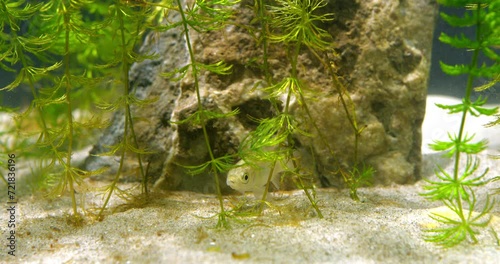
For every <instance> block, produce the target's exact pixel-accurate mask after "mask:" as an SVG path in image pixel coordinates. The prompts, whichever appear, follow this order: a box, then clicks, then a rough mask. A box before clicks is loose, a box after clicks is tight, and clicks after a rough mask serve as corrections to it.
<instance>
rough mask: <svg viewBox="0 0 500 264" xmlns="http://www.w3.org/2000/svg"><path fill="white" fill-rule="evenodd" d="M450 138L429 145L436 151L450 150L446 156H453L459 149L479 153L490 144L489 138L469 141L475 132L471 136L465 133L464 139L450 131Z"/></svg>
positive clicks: (469, 152) (463, 151)
mask: <svg viewBox="0 0 500 264" xmlns="http://www.w3.org/2000/svg"><path fill="white" fill-rule="evenodd" d="M448 138H449V139H450V141H440V140H435V141H434V143H432V144H429V146H430V147H431V148H432V150H435V151H448V152H447V153H446V154H444V156H445V157H452V156H453V155H454V154H455V153H456V152H457V151H458V152H460V153H466V154H477V153H479V152H481V151H483V150H485V149H486V146H487V144H488V141H487V140H481V141H479V142H477V143H469V142H470V141H471V140H472V139H473V138H474V134H472V136H470V137H468V136H467V134H465V135H464V137H463V138H462V139H459V138H458V137H457V136H456V135H454V136H452V135H451V134H450V133H448Z"/></svg>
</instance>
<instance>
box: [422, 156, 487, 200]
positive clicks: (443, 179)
mask: <svg viewBox="0 0 500 264" xmlns="http://www.w3.org/2000/svg"><path fill="white" fill-rule="evenodd" d="M472 160H473V158H472V157H471V156H470V155H467V161H466V166H465V170H464V172H462V174H461V175H460V177H455V176H454V175H450V174H449V173H448V172H446V171H445V170H444V169H443V168H442V167H441V166H438V170H437V171H436V172H435V173H436V176H437V177H438V179H439V181H432V180H429V179H426V180H425V181H426V182H427V183H428V184H427V185H426V186H424V190H426V191H427V192H425V193H422V195H423V196H426V197H427V198H428V199H430V200H432V201H437V200H454V199H464V200H465V199H469V193H468V190H470V189H471V187H477V186H483V185H485V184H487V183H488V182H489V181H487V180H486V181H485V180H484V176H485V175H486V174H487V173H488V169H486V170H485V171H484V172H483V173H482V174H481V175H479V176H477V177H474V178H471V176H472V175H473V174H474V173H475V172H476V170H477V169H478V168H479V159H477V158H476V159H474V162H473V161H472Z"/></svg>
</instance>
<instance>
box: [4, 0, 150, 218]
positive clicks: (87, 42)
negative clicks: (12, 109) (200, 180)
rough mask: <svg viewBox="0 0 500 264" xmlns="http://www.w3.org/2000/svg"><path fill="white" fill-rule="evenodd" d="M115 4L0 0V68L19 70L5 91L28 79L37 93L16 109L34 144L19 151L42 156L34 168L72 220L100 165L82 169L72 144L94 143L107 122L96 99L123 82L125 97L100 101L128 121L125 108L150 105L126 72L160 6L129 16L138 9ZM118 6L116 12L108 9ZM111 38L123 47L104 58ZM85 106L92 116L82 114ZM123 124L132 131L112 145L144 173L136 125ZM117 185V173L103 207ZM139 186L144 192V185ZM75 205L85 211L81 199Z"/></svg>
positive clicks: (22, 134)
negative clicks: (64, 201) (65, 200)
mask: <svg viewBox="0 0 500 264" xmlns="http://www.w3.org/2000/svg"><path fill="white" fill-rule="evenodd" d="M114 3H115V5H113V3H110V2H109V1H107V2H106V3H104V2H98V1H89V0H51V1H45V2H44V3H39V4H30V3H26V2H25V1H22V0H20V1H7V0H2V1H1V6H0V12H1V15H0V17H1V18H0V21H1V25H2V28H3V29H4V30H3V33H2V34H1V35H0V36H1V38H0V40H1V41H0V51H1V52H2V53H1V55H0V67H2V69H4V70H7V71H12V72H15V71H16V69H19V70H17V72H18V74H17V75H16V78H15V80H14V81H13V82H12V83H11V84H9V85H7V86H6V87H4V88H2V90H7V91H11V90H13V89H16V88H17V87H19V86H20V85H25V84H27V85H28V87H29V88H30V90H31V92H32V95H33V97H34V100H33V101H32V102H31V104H30V105H29V106H28V108H27V109H25V110H23V112H22V113H18V114H16V120H17V121H18V122H19V123H20V125H18V128H19V131H20V132H19V135H18V137H22V138H25V139H27V140H32V141H33V142H36V144H24V147H23V148H22V149H20V150H19V151H20V155H19V156H22V157H23V158H30V157H34V158H36V159H38V160H39V162H38V163H37V164H40V166H41V167H40V168H36V169H35V170H34V171H36V172H37V173H38V174H40V173H41V172H43V175H46V176H45V181H46V182H48V184H49V185H50V186H52V188H51V189H52V190H51V194H53V195H61V194H63V193H66V192H68V193H69V195H70V196H71V200H72V210H73V215H74V216H75V217H76V218H79V217H78V216H79V213H78V208H77V207H78V206H77V199H76V197H75V196H76V193H77V192H78V193H80V195H84V192H85V190H87V188H86V187H85V186H83V185H84V181H83V180H84V179H85V178H87V177H89V176H92V175H96V174H100V173H102V172H103V171H104V169H103V168H101V169H97V170H95V171H85V170H82V169H80V168H78V166H79V165H78V164H74V163H73V161H72V159H73V154H74V152H75V150H77V149H78V148H81V147H84V146H87V145H88V144H91V143H92V139H93V138H94V137H93V136H92V133H93V132H94V131H98V130H99V129H102V128H104V127H106V125H107V123H106V122H103V121H101V119H102V118H101V117H102V116H103V115H102V114H97V113H98V112H97V111H96V110H97V107H98V102H97V101H98V99H100V100H104V101H105V100H107V99H108V98H110V95H113V93H114V92H115V91H116V90H115V89H116V87H120V85H123V86H122V87H124V88H123V89H124V91H125V94H126V95H127V96H126V97H123V98H122V99H123V100H122V99H120V100H118V102H116V103H114V104H107V105H105V104H101V105H99V106H101V107H103V108H108V109H113V110H116V109H117V108H119V107H123V108H122V109H124V113H125V116H126V117H125V119H126V120H128V121H129V122H128V123H127V125H128V126H130V127H131V126H132V121H131V120H132V119H133V118H132V114H131V113H130V106H131V105H141V104H145V103H147V101H142V100H138V99H137V98H135V97H134V96H128V93H129V91H130V90H133V89H130V90H129V81H128V70H129V68H130V65H131V63H133V62H136V61H140V60H142V59H144V58H150V56H147V55H140V56H139V55H138V54H136V53H135V49H137V46H138V44H139V42H140V41H141V40H142V39H141V36H142V35H143V33H144V32H145V28H146V27H149V26H151V25H150V24H149V23H146V22H145V21H144V20H146V19H150V18H151V17H154V16H155V15H157V13H158V12H157V11H151V12H149V13H146V12H144V13H141V14H139V17H134V19H131V17H133V16H130V17H126V18H124V17H123V16H127V15H131V11H130V10H132V9H134V10H135V9H140V8H138V6H137V5H132V4H131V3H128V2H124V1H115V2H114ZM141 7H143V6H142V5H141ZM117 9H118V10H119V11H118V12H113V11H116V10H117ZM141 10H142V9H141ZM148 10H150V9H148ZM138 12H139V11H138ZM118 13H119V14H118ZM135 15H138V13H135ZM119 16H121V17H119ZM117 17H119V18H117ZM120 18H121V20H120ZM141 19H142V20H141ZM21 25H22V27H21ZM139 25H140V26H139ZM116 39H119V40H120V41H119V43H120V44H121V45H119V47H118V49H117V50H116V51H117V52H116V53H114V55H111V56H109V55H108V54H113V53H110V52H109V50H106V49H107V48H109V47H113V48H114V46H115V44H113V43H116ZM104 54H106V55H104ZM111 80H122V82H120V81H111ZM89 112H93V114H92V115H90V114H86V113H89ZM31 120H36V122H33V121H31ZM26 127H27V128H28V129H26ZM125 130H126V131H131V134H132V137H128V136H125V137H124V138H126V139H124V140H125V141H126V143H124V144H121V145H120V144H118V145H119V146H118V147H116V148H114V147H112V151H114V152H117V151H121V150H122V149H120V147H122V146H123V147H124V148H123V149H125V150H124V152H125V151H130V152H132V153H136V155H138V159H139V164H140V165H141V172H142V176H143V178H145V176H144V173H143V170H142V164H141V160H140V159H141V158H140V155H141V154H143V153H144V150H142V149H140V148H139V147H138V145H137V140H136V139H135V134H134V132H133V128H130V129H129V128H128V127H127V128H125ZM126 133H127V132H126ZM127 147H128V148H127ZM122 162H123V161H122ZM33 178H34V179H35V178H36V179H38V178H40V177H38V176H36V177H33ZM37 181H38V180H37ZM144 183H146V181H145V180H144ZM114 184H116V178H115V180H114V181H113V184H112V185H111V187H110V188H109V189H108V191H109V195H108V196H107V198H106V200H105V202H104V205H103V207H102V210H104V208H105V207H106V205H107V202H108V200H109V197H110V195H111V193H112V191H113V190H114V189H115V186H114ZM143 186H144V188H143V190H144V191H147V189H146V186H147V184H143ZM77 190H78V191H77ZM80 207H81V208H82V209H83V210H84V211H85V209H84V208H85V207H84V205H83V204H82V205H80ZM102 210H101V215H102Z"/></svg>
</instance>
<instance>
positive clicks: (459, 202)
mask: <svg viewBox="0 0 500 264" xmlns="http://www.w3.org/2000/svg"><path fill="white" fill-rule="evenodd" d="M476 10H477V11H476V12H477V17H479V15H480V10H481V7H480V4H476ZM480 26H481V23H480V20H479V19H478V20H477V21H476V40H479V39H480V29H481V28H480ZM478 56H479V48H476V49H474V53H473V55H472V61H471V64H470V66H469V67H470V68H476V67H477V60H478ZM473 81H474V75H473V74H472V73H469V75H468V76H467V86H466V88H465V97H464V104H467V105H470V96H471V93H472V84H473ZM468 110H469V108H468V107H464V109H463V111H462V118H461V121H460V128H459V130H458V138H457V139H456V140H457V141H456V143H455V144H460V143H461V142H462V138H463V134H464V128H465V120H466V117H467V111H468ZM456 149H457V151H456V152H455V164H454V169H453V179H454V181H455V182H459V176H458V174H459V171H458V170H459V166H460V154H461V151H460V148H459V147H458V146H457V148H456ZM457 188H461V186H460V185H459V186H457ZM456 203H457V206H458V216H459V217H460V220H461V221H462V223H466V221H467V220H466V219H465V215H464V211H463V205H462V197H461V195H457V201H456Z"/></svg>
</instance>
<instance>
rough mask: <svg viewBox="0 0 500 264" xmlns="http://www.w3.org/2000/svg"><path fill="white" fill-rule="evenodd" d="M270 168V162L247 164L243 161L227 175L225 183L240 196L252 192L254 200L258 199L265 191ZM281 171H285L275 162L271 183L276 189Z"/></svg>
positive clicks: (279, 163)
mask: <svg viewBox="0 0 500 264" xmlns="http://www.w3.org/2000/svg"><path fill="white" fill-rule="evenodd" d="M271 166H272V162H256V163H255V164H247V163H246V162H245V161H244V160H240V161H239V162H238V163H237V164H236V167H235V168H233V169H231V170H230V171H229V172H228V173H227V180H226V183H227V185H228V186H229V187H231V188H233V189H234V190H236V191H239V192H241V193H242V194H245V193H247V192H252V193H253V194H254V196H255V198H256V199H260V198H262V195H263V194H264V192H265V190H266V184H267V178H268V177H269V173H270V171H271ZM283 171H285V169H284V168H283V166H281V162H280V161H278V162H276V166H275V168H274V170H273V176H272V178H271V183H272V184H273V185H274V187H276V189H279V182H280V173H281V172H283Z"/></svg>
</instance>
